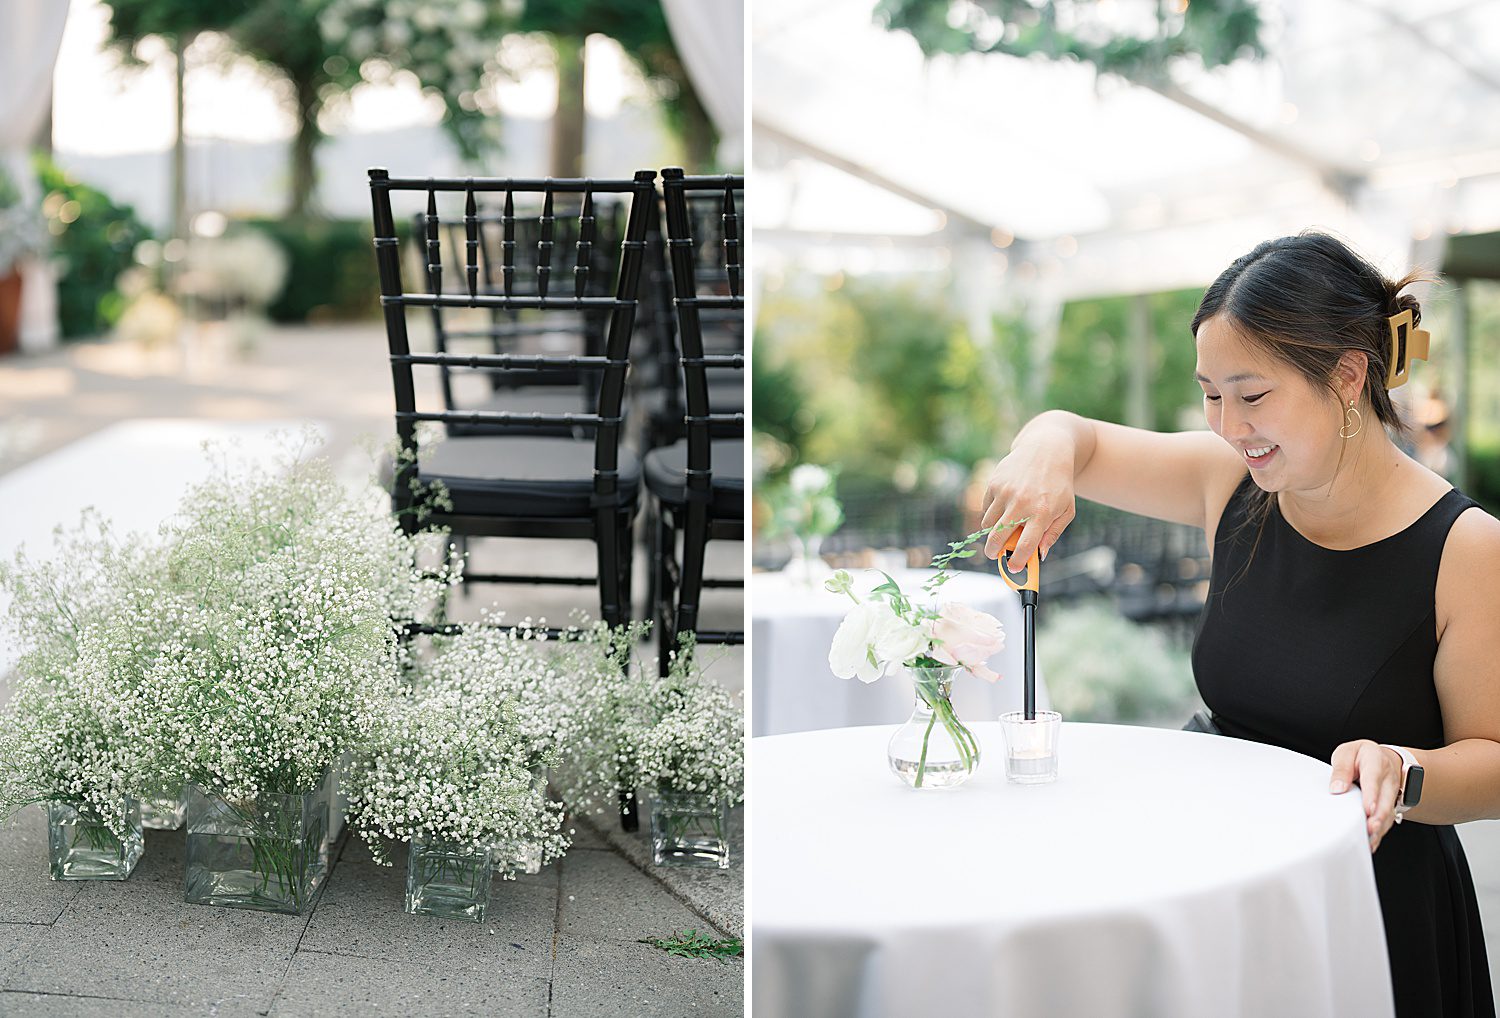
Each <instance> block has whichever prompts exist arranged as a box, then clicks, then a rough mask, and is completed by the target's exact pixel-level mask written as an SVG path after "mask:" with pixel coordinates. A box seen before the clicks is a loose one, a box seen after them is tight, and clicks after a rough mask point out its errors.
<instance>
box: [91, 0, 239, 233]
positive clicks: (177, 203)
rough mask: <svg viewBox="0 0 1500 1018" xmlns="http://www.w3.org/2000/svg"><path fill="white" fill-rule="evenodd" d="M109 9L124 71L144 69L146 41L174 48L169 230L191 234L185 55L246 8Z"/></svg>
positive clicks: (154, 3) (133, 5)
mask: <svg viewBox="0 0 1500 1018" xmlns="http://www.w3.org/2000/svg"><path fill="white" fill-rule="evenodd" d="M103 3H104V5H105V6H106V7H108V8H109V9H110V16H109V34H108V36H107V37H106V38H105V46H106V48H107V49H110V50H113V51H114V52H115V53H116V55H118V56H119V57H120V58H121V60H122V62H123V63H124V64H125V65H126V66H136V67H141V66H144V63H143V61H142V60H141V58H140V55H139V54H138V52H137V49H138V47H139V46H140V44H141V43H142V42H143V41H145V40H146V39H148V38H152V37H155V38H159V39H161V40H162V41H164V42H165V43H166V44H167V45H168V46H170V47H171V48H172V53H173V56H174V58H175V61H176V78H175V82H174V84H173V89H172V103H173V111H174V118H173V131H172V173H171V182H170V187H171V216H172V221H171V225H170V227H169V230H170V233H171V235H172V236H174V237H183V236H186V235H187V223H186V221H185V218H186V215H187V171H186V166H187V141H186V138H185V136H184V135H183V130H182V121H183V109H184V100H183V77H184V72H185V70H186V66H185V63H184V54H185V53H186V52H187V48H188V47H189V46H191V45H192V43H193V40H194V39H195V38H197V37H198V34H199V33H200V32H212V31H220V30H222V29H224V28H226V27H228V25H230V24H231V23H232V22H233V21H234V19H235V18H237V17H239V16H241V15H242V14H243V13H244V12H245V8H246V7H247V4H245V3H244V2H243V0H240V2H232V0H103Z"/></svg>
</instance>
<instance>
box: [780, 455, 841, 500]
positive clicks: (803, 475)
mask: <svg viewBox="0 0 1500 1018" xmlns="http://www.w3.org/2000/svg"><path fill="white" fill-rule="evenodd" d="M829 480H831V478H830V477H829V476H828V471H827V470H824V469H823V468H822V467H820V466H818V465H817V464H816V463H803V464H801V465H799V466H797V467H794V468H793V469H792V474H791V477H790V478H788V483H789V484H790V485H791V489H792V491H793V492H794V493H796V494H798V495H816V494H817V493H818V492H820V491H822V490H823V489H824V488H826V487H828V482H829Z"/></svg>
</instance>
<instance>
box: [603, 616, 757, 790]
mask: <svg viewBox="0 0 1500 1018" xmlns="http://www.w3.org/2000/svg"><path fill="white" fill-rule="evenodd" d="M643 692H644V694H645V703H644V707H645V709H644V710H643V711H641V712H640V714H639V715H638V717H639V719H640V720H641V721H643V722H644V724H641V725H639V727H637V728H635V730H634V731H631V732H630V733H629V737H630V740H631V741H632V742H633V743H634V746H633V749H634V752H633V754H632V755H633V757H634V759H635V765H636V777H637V779H638V781H639V783H640V784H642V785H645V786H647V787H650V788H654V789H658V790H667V791H672V792H679V793H683V792H691V793H698V794H702V795H707V796H711V797H713V798H715V799H728V800H730V802H731V803H738V802H740V801H741V800H742V799H743V798H744V783H745V717H744V712H743V711H742V710H741V709H740V707H739V705H738V704H736V703H735V700H734V697H733V696H732V695H731V694H730V693H729V691H728V690H726V689H724V688H723V687H722V686H719V685H718V684H716V683H714V682H711V681H709V680H707V679H705V678H704V676H703V674H702V672H701V671H700V670H699V669H698V668H697V666H696V664H695V662H694V655H693V653H692V648H691V644H690V643H685V645H684V647H683V648H682V649H681V650H679V651H678V653H677V654H675V655H673V658H672V663H671V666H670V670H669V672H668V674H667V675H666V676H665V677H664V678H658V679H656V680H654V681H651V680H648V681H647V682H645V683H644V689H643Z"/></svg>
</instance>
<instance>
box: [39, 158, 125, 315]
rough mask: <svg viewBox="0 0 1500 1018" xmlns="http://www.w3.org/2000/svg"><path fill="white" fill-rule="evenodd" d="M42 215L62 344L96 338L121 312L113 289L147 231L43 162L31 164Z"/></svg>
mask: <svg viewBox="0 0 1500 1018" xmlns="http://www.w3.org/2000/svg"><path fill="white" fill-rule="evenodd" d="M35 167H36V172H37V178H38V181H39V182H40V184H41V190H42V194H43V195H44V196H45V197H44V198H43V199H42V213H43V215H44V216H45V217H46V221H47V232H48V234H49V235H50V236H49V239H50V240H51V246H52V252H51V257H52V259H53V261H54V263H55V264H56V266H57V271H58V278H57V303H58V309H57V310H58V319H59V323H60V327H61V329H62V335H63V338H64V339H75V338H79V337H85V336H97V335H99V333H101V332H104V331H107V330H108V329H109V328H111V327H112V326H113V325H114V324H115V322H117V321H119V318H120V315H121V314H122V313H123V312H124V310H125V305H126V299H125V297H124V295H123V294H121V292H120V291H119V290H118V289H117V287H116V280H118V279H119V277H120V275H121V273H123V272H124V271H125V270H126V269H128V268H130V267H131V266H132V265H133V264H134V263H135V249H136V246H137V245H138V244H140V243H141V242H142V241H145V240H149V239H151V230H150V229H149V228H148V227H147V226H146V224H145V223H143V222H141V220H140V219H139V218H137V216H136V214H135V210H134V209H132V208H131V207H130V206H129V205H117V204H115V202H113V201H112V200H111V199H110V197H109V196H108V195H106V194H105V193H104V192H103V191H100V190H99V189H98V188H94V187H90V186H89V185H87V184H82V183H79V182H78V181H76V180H73V179H72V178H71V177H69V176H68V175H67V174H65V173H64V172H63V171H62V170H61V169H59V168H58V166H57V165H56V164H55V163H54V162H53V161H52V160H51V159H50V158H48V157H46V156H40V155H39V156H38V157H37V158H36V161H35Z"/></svg>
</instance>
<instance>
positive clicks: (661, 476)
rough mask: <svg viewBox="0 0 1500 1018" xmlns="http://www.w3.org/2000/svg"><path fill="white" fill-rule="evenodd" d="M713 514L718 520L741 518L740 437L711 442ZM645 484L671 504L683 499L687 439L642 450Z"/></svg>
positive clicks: (742, 472)
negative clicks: (644, 454)
mask: <svg viewBox="0 0 1500 1018" xmlns="http://www.w3.org/2000/svg"><path fill="white" fill-rule="evenodd" d="M709 456H710V462H711V463H712V464H713V496H714V497H713V502H712V506H713V514H714V516H715V518H717V519H721V520H740V519H744V518H745V443H744V441H743V440H742V439H735V440H732V441H731V440H728V439H726V440H723V441H716V442H714V443H713V447H712V450H711V452H710V453H709ZM645 469H646V487H648V488H650V489H651V491H652V492H653V493H655V495H656V497H657V498H659V499H661V500H662V501H663V502H668V503H670V504H672V505H682V504H684V503H685V502H686V501H687V493H686V492H687V440H686V439H684V440H683V441H681V442H677V443H675V444H673V445H668V446H664V447H662V448H660V449H652V450H651V451H650V452H648V453H647V454H646V468H645Z"/></svg>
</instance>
